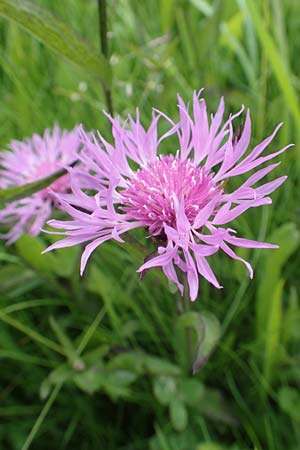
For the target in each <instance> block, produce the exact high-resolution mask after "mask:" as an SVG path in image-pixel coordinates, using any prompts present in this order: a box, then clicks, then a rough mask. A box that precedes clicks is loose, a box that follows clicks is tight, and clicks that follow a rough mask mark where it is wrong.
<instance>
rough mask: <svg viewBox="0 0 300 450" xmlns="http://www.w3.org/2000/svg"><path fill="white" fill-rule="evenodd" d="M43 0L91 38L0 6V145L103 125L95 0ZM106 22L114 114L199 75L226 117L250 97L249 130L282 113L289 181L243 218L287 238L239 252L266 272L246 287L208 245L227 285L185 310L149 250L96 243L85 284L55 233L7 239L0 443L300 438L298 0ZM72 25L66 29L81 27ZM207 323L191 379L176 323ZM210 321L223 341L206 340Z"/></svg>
mask: <svg viewBox="0 0 300 450" xmlns="http://www.w3.org/2000/svg"><path fill="white" fill-rule="evenodd" d="M5 3H6V4H7V5H9V3H10V4H11V5H17V6H18V5H21V4H22V2H21V0H20V1H16V0H14V1H13V2H7V1H5V2H4V1H2V2H1V1H0V6H1V5H2V7H3V5H4V4H5ZM28 4H29V3H27V5H28ZM34 4H35V7H37V6H40V7H44V8H48V10H49V13H51V24H50V23H45V30H47V29H48V30H49V29H50V28H49V27H50V25H51V27H52V29H54V31H55V30H56V31H55V32H56V33H58V34H56V37H57V38H59V30H61V29H62V28H59V27H66V28H63V29H64V30H74V31H75V33H76V35H78V36H82V38H83V40H84V41H85V42H86V43H88V45H87V46H86V44H83V40H82V39H81V38H76V39H78V41H76V42H77V44H76V42H75V40H74V41H72V42H71V41H70V42H63V40H59V42H58V43H57V42H56V41H55V42H52V43H51V42H50V41H49V42H47V41H48V37H47V33H45V30H41V28H39V27H38V28H34V26H33V25H35V26H37V22H35V24H31V23H30V21H28V20H27V19H26V21H25V22H23V26H25V28H26V29H29V31H31V33H33V34H35V35H37V34H38V33H40V34H39V35H37V37H38V38H39V39H40V40H41V41H42V42H43V44H42V43H40V42H39V41H38V40H37V39H35V37H33V36H31V35H30V34H27V33H26V30H24V29H22V28H20V27H19V25H18V23H16V22H15V21H8V20H7V19H2V18H1V21H0V37H1V40H0V42H1V44H0V45H1V52H0V80H1V83H0V95H1V103H0V122H1V124H2V127H1V129H0V145H1V147H3V148H4V147H5V146H6V145H7V143H8V142H9V140H10V139H12V138H19V139H22V138H23V137H25V136H30V135H31V134H32V133H33V132H38V133H41V132H43V130H44V129H45V128H46V127H49V126H50V127H51V126H52V125H53V123H54V122H55V121H58V122H59V123H60V125H61V126H63V127H66V128H71V127H73V126H74V125H75V124H77V123H83V124H84V125H85V127H86V128H87V129H89V128H101V130H102V131H103V133H104V134H105V135H107V136H109V126H108V123H107V121H106V120H105V118H104V116H103V115H102V113H101V111H102V110H103V108H105V104H104V98H103V94H102V91H101V84H100V80H101V79H102V74H103V67H100V66H99V77H98V79H97V77H95V76H90V72H91V66H92V68H93V70H92V72H94V71H95V66H94V63H91V60H90V59H89V51H90V52H91V54H93V55H95V54H94V52H95V50H92V49H95V48H97V47H98V41H99V37H98V16H97V1H96V0H93V1H90V2H86V1H84V0H77V1H76V2H71V1H69V2H67V1H64V2H62V1H60V0H47V1H46V0H39V1H37V0H36V1H34ZM1 11H2V13H3V9H2V10H1V7H0V13H1ZM34 11H35V9H32V11H30V8H29V10H28V7H27V13H28V14H29V15H30V13H33V12H34ZM49 13H47V14H49ZM6 15H7V14H6ZM26 17H29V16H26ZM47 17H48V16H47ZM55 17H57V18H59V19H58V20H59V22H56V21H55ZM23 19H24V18H23ZM23 19H22V20H23ZM108 19H109V47H110V52H111V58H110V62H111V67H112V72H113V80H112V93H113V101H114V108H115V111H116V113H117V114H120V115H122V116H124V115H126V114H128V113H131V114H133V113H134V110H135V107H136V106H137V105H138V106H139V107H140V108H141V116H142V119H143V121H144V122H145V123H147V122H149V121H150V117H151V108H152V107H156V108H159V109H161V110H163V111H167V112H168V114H169V115H176V94H177V93H180V94H181V95H182V96H183V97H184V99H186V100H187V99H188V98H190V96H191V94H192V92H193V90H194V89H199V88H200V87H205V97H206V99H207V102H208V105H209V108H210V109H211V111H213V110H214V108H215V107H216V105H217V102H218V99H219V97H220V96H221V95H223V94H224V95H225V99H226V102H227V112H229V111H235V110H237V109H239V108H240V105H241V104H242V103H243V104H244V105H245V106H246V107H249V108H250V109H251V111H252V120H253V142H254V141H255V142H257V141H258V140H259V139H262V137H263V136H265V135H266V134H267V133H270V132H271V131H272V129H273V128H274V126H275V125H276V124H277V123H278V122H280V121H283V122H284V127H283V128H282V131H281V132H280V135H279V137H278V138H276V139H277V140H276V142H275V144H274V145H276V146H278V147H279V146H283V145H286V144H287V143H289V142H295V143H296V144H297V145H296V147H295V148H294V149H292V150H289V151H288V152H287V154H286V155H284V156H283V158H282V165H281V167H280V168H279V169H278V173H282V174H288V175H289V179H288V181H287V182H286V184H285V185H284V186H283V188H281V190H280V191H279V192H278V193H276V194H275V195H274V196H273V200H274V204H273V206H270V207H268V208H265V209H262V210H259V209H258V210H257V211H252V210H251V211H249V212H248V213H247V214H245V215H244V216H243V217H241V218H240V219H239V220H237V221H236V224H235V228H237V229H238V230H239V231H240V232H241V233H245V234H246V235H247V236H248V237H249V238H255V239H261V240H267V241H270V242H274V243H279V244H280V249H279V250H276V251H253V252H251V253H250V251H249V249H244V250H243V251H241V255H242V253H243V256H244V255H245V256H247V257H249V258H250V260H251V262H252V264H253V266H254V268H255V274H256V276H255V280H254V281H252V282H251V283H250V281H249V279H248V275H247V274H246V273H245V270H244V268H243V267H240V266H239V265H238V263H237V264H235V262H232V261H229V260H228V259H226V257H225V256H223V255H216V256H214V257H212V260H213V265H214V267H215V270H216V272H217V274H218V277H219V278H220V279H221V280H222V284H223V285H224V289H223V290H222V291H221V292H220V291H217V290H215V289H214V288H212V287H210V286H209V285H208V283H206V282H205V281H204V280H203V281H202V285H201V294H200V298H199V300H198V301H197V302H196V303H195V304H194V305H193V306H194V313H192V314H191V313H186V314H187V315H186V316H185V318H184V316H182V317H181V319H178V314H177V306H178V305H177V296H176V294H175V293H174V290H173V289H172V287H171V286H169V287H168V286H167V283H164V285H163V286H162V285H161V277H160V276H159V272H156V271H155V270H153V271H150V272H149V273H148V274H147V276H146V277H145V279H144V280H143V281H142V282H139V281H138V276H137V274H136V272H135V270H136V268H137V267H138V265H140V264H141V262H142V260H143V256H142V255H141V254H139V253H136V254H134V255H133V254H130V253H128V252H126V251H125V250H124V249H121V248H120V247H119V246H118V245H117V244H116V243H108V244H105V245H103V246H102V247H101V248H100V249H99V250H97V252H96V253H95V254H94V255H93V257H92V259H91V262H90V264H89V266H88V269H87V272H86V274H85V275H84V277H83V278H82V279H80V277H79V267H78V265H79V264H78V263H79V257H80V249H79V248H70V249H64V250H59V251H56V252H55V253H51V254H45V255H41V254H40V251H41V250H42V249H43V248H45V247H46V245H47V244H48V243H49V242H50V241H52V240H53V239H54V237H53V236H45V235H43V236H40V237H38V238H35V239H33V238H29V237H28V236H23V237H22V238H21V239H20V240H19V241H17V243H16V244H15V245H13V246H12V247H10V248H7V247H5V246H4V245H1V248H0V308H1V309H0V321H1V327H0V362H1V372H0V379H1V388H0V401H1V403H0V405H1V406H0V448H3V449H5V450H20V449H22V450H27V449H29V448H30V449H32V450H34V449H43V450H48V449H49V450H50V449H51V450H53V449H54V448H55V449H58V450H66V449H76V450H77V449H78V450H93V449H95V450H96V449H99V448H105V449H106V450H117V449H118V450H142V449H143V450H144V449H149V450H254V449H255V450H282V449H286V450H296V449H299V447H300V431H299V420H300V416H299V414H300V394H299V379H300V353H299V343H300V331H299V330H300V327H299V321H300V304H299V277H300V264H299V257H298V254H299V196H300V194H299V192H300V190H299V181H298V180H299V175H300V174H299V170H300V154H299V143H300V134H299V133H300V132H299V130H300V127H299V88H300V75H299V74H300V62H299V58H298V54H299V52H300V34H299V27H300V3H299V1H298V0H262V1H261V2H255V1H254V0H236V1H234V0H230V1H226V2H225V1H222V0H210V1H209V0H151V2H150V1H148V2H145V1H143V2H141V1H139V0H110V1H108ZM22 20H21V18H19V19H18V20H17V22H19V23H21V22H22ZM58 23H59V25H58ZM64 23H65V24H66V25H63V24H64ZM47 27H48V28H47ZM57 27H58V28H57ZM37 30H38V31H37ZM67 34H68V37H69V39H70V40H72V38H71V37H70V36H72V35H73V31H68V33H67ZM50 35H51V36H52V37H53V35H52V34H51V33H49V36H50ZM51 36H50V37H51ZM50 37H49V39H50ZM74 39H75V38H74ZM78 42H80V43H82V46H83V47H84V48H83V47H80V49H81V50H80V52H83V53H80V56H81V57H82V63H81V64H80V61H78V58H77V56H78V55H75V56H76V57H75V60H74V52H73V53H71V55H73V62H75V63H76V64H77V65H72V64H71V63H69V62H67V61H65V60H64V59H62V58H61V55H64V56H67V57H68V59H71V60H72V57H70V54H67V55H66V52H67V51H69V50H68V49H70V48H72V46H73V49H74V48H78V47H76V45H79V44H78ZM57 45H60V46H61V47H60V49H57V48H55V46H57ZM64 45H65V46H64ZM48 47H49V48H48ZM51 49H54V50H56V51H58V54H55V53H52V50H51ZM75 53H76V52H75ZM94 57H95V58H96V59H97V57H96V56H94ZM86 61H90V62H89V64H88V65H89V67H86ZM93 61H94V60H93ZM172 150H174V149H172V148H166V149H165V151H172ZM146 245H147V247H148V250H149V253H151V252H152V251H153V248H151V244H150V242H147V243H146ZM204 311H205V313H204ZM208 311H209V312H208ZM201 324H202V325H201ZM203 324H204V326H206V332H207V333H206V338H205V339H204V342H203V345H202V346H201V345H200V347H198V348H197V355H198V356H197V357H198V363H199V364H198V366H197V367H198V369H200V370H199V372H198V373H197V374H196V375H194V376H191V375H190V374H189V373H188V371H187V363H186V358H187V357H188V355H186V354H185V353H184V349H183V346H182V343H181V342H182V333H184V332H185V331H186V330H185V328H186V326H188V327H190V331H192V333H194V335H193V336H194V339H195V338H197V339H196V340H195V344H196V343H197V342H199V339H200V338H201V326H203ZM211 327H213V328H211ZM211 330H213V332H211ZM216 330H217V332H218V336H219V340H218V341H215V340H214V339H213V340H212V339H211V337H214V336H216ZM193 336H192V337H193ZM202 337H203V336H202ZM200 340H201V339H200ZM212 352H213V353H212ZM210 355H211V356H210ZM207 359H208V362H207V363H206V364H204V363H205V362H206V361H207ZM200 367H201V368H200Z"/></svg>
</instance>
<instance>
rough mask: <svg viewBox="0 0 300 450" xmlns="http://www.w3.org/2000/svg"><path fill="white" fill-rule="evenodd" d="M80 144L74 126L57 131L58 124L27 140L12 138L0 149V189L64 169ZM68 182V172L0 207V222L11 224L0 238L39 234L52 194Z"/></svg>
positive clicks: (51, 201)
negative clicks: (33, 192) (6, 145)
mask: <svg viewBox="0 0 300 450" xmlns="http://www.w3.org/2000/svg"><path fill="white" fill-rule="evenodd" d="M80 146H81V143H80V140H79V134H78V127H77V128H75V129H74V130H72V131H66V130H62V131H61V130H60V129H59V126H58V125H55V126H54V129H53V131H52V133H51V132H50V131H49V130H46V131H45V133H44V136H43V137H41V136H39V135H37V134H34V135H33V136H32V138H31V139H25V140H24V141H12V142H11V143H10V144H9V148H10V149H9V150H5V151H2V152H0V188H1V189H5V188H8V187H11V186H22V185H24V184H27V183H30V182H33V181H37V180H39V179H41V178H44V177H46V176H49V175H51V174H52V173H54V172H56V171H57V170H59V169H61V168H67V167H68V165H69V164H71V163H73V162H75V161H76V160H77V159H78V155H77V152H78V150H79V148H80ZM69 181H70V180H69V175H63V176H62V177H60V178H58V179H57V180H56V181H54V182H53V183H52V184H51V185H50V186H49V187H47V188H45V189H43V190H41V191H39V192H36V193H35V194H33V195H31V196H29V197H26V198H23V199H21V200H16V201H13V202H11V203H8V204H7V205H6V206H5V208H4V209H2V210H0V223H2V224H4V225H5V226H10V225H12V227H11V229H10V230H9V231H8V232H7V233H5V234H0V237H2V238H4V239H7V243H8V244H11V243H13V242H15V241H16V240H17V239H18V238H19V237H20V236H21V234H22V233H23V232H24V231H27V232H28V233H29V234H30V235H32V236H35V235H37V234H39V232H40V229H41V227H42V226H43V225H44V223H45V221H46V220H47V219H48V218H49V217H50V215H51V211H52V207H53V205H54V204H55V203H56V197H55V195H54V193H58V192H60V193H62V192H66V191H67V190H68V188H69V184H70V183H69Z"/></svg>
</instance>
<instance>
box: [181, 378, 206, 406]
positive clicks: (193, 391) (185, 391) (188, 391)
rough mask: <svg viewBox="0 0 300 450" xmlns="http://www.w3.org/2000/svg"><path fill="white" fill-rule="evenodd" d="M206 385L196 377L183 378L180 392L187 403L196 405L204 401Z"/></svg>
mask: <svg viewBox="0 0 300 450" xmlns="http://www.w3.org/2000/svg"><path fill="white" fill-rule="evenodd" d="M204 390H205V388H204V386H203V384H202V383H201V382H200V381H199V380H196V379H195V378H182V379H181V380H180V382H179V386H178V394H179V396H180V398H181V399H182V401H183V402H184V403H186V404H187V405H190V406H194V405H197V404H198V403H199V402H201V401H202V398H203V396H204Z"/></svg>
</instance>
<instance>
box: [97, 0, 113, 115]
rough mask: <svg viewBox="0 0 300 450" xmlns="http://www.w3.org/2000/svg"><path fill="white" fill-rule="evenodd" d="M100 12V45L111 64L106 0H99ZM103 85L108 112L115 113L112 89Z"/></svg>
mask: <svg viewBox="0 0 300 450" xmlns="http://www.w3.org/2000/svg"><path fill="white" fill-rule="evenodd" d="M98 14H99V33H100V47H101V52H102V54H103V56H104V57H105V58H106V60H107V63H108V64H109V51H108V40H107V13H106V0H98ZM102 86H103V91H104V97H105V101H106V106H107V109H108V112H109V114H110V115H111V116H113V115H114V111H113V104H112V95H111V89H110V88H109V87H107V86H106V85H104V84H103V85H102Z"/></svg>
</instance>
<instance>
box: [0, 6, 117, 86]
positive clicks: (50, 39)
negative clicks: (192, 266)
mask: <svg viewBox="0 0 300 450" xmlns="http://www.w3.org/2000/svg"><path fill="white" fill-rule="evenodd" d="M0 15H2V16H4V17H6V18H8V19H11V20H14V21H15V22H17V23H18V24H19V25H20V26H22V27H23V28H24V29H25V30H26V31H28V32H29V33H31V34H32V35H33V36H34V37H35V38H36V39H38V40H39V41H41V42H42V43H43V44H45V45H46V46H47V47H49V48H51V49H52V50H54V51H55V52H57V53H58V54H59V55H61V56H63V57H64V58H66V59H68V60H69V61H71V62H73V63H74V64H76V65H77V66H79V67H82V68H83V69H84V70H85V71H86V72H89V73H91V74H93V75H96V76H97V77H99V78H100V79H101V81H102V82H103V83H104V84H106V86H108V85H109V84H110V82H111V74H110V69H109V65H108V63H107V61H106V60H105V58H104V57H103V56H102V55H101V54H100V53H99V54H98V53H97V51H96V50H94V49H93V48H92V46H91V45H90V44H88V43H85V42H84V41H83V40H82V39H81V38H79V37H78V36H77V35H76V33H75V32H74V31H73V30H71V29H70V28H69V27H68V26H67V25H66V24H64V23H63V22H62V21H61V20H59V19H57V18H56V17H54V16H53V15H52V14H51V13H50V12H49V11H47V10H46V9H44V8H42V7H40V6H38V5H37V4H36V2H34V3H33V2H30V1H27V0H0Z"/></svg>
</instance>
